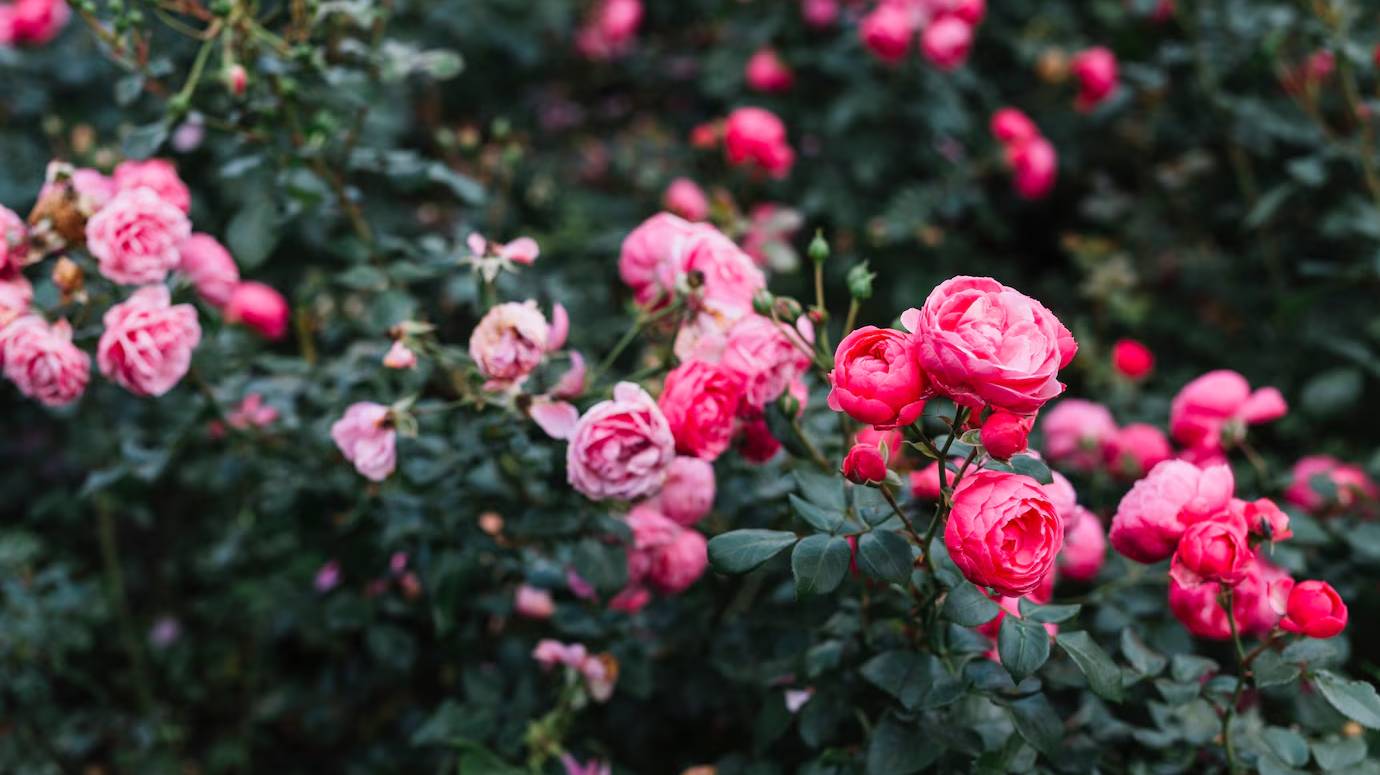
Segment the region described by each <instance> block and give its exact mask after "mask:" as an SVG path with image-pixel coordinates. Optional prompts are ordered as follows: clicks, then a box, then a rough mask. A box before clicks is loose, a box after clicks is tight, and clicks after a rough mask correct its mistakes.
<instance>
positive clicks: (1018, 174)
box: [1006, 137, 1059, 199]
mask: <svg viewBox="0 0 1380 775" xmlns="http://www.w3.org/2000/svg"><path fill="white" fill-rule="evenodd" d="M1006 164H1007V166H1009V167H1010V168H1011V172H1012V174H1013V178H1012V183H1013V185H1014V186H1015V188H1016V193H1017V194H1019V195H1020V196H1021V198H1022V199H1040V198H1043V197H1044V196H1045V195H1046V194H1048V193H1049V192H1050V190H1052V189H1053V188H1054V181H1055V178H1056V177H1057V176H1058V173H1059V154H1058V153H1057V152H1056V151H1055V150H1054V144H1053V143H1051V142H1050V141H1049V140H1047V139H1045V138H1044V137H1036V138H1032V139H1031V140H1029V141H1027V142H1024V143H1013V144H1012V145H1009V146H1007V148H1006Z"/></svg>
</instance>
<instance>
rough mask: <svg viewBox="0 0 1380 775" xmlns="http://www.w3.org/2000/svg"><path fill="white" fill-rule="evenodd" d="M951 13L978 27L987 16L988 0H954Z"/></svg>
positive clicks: (950, 7)
mask: <svg viewBox="0 0 1380 775" xmlns="http://www.w3.org/2000/svg"><path fill="white" fill-rule="evenodd" d="M949 13H951V14H953V15H954V16H957V17H958V18H960V19H962V20H963V21H965V22H968V23H969V24H971V25H973V26H974V27H976V26H977V25H979V24H982V20H983V18H984V17H986V16H987V0H952V2H951V4H950V6H949Z"/></svg>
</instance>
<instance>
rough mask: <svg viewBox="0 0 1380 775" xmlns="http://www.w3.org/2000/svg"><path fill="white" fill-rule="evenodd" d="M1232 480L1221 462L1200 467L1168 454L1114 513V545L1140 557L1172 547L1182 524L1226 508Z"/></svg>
mask: <svg viewBox="0 0 1380 775" xmlns="http://www.w3.org/2000/svg"><path fill="white" fill-rule="evenodd" d="M1233 489H1235V482H1234V480H1233V479H1232V473H1231V468H1230V467H1228V466H1225V465H1217V466H1210V467H1208V468H1203V469H1200V468H1198V467H1197V466H1195V465H1193V464H1192V463H1186V462H1184V461H1182V460H1166V461H1164V462H1163V463H1160V464H1159V465H1157V466H1155V467H1154V468H1153V469H1151V470H1150V474H1149V475H1148V476H1146V477H1145V478H1144V479H1141V480H1140V481H1139V482H1136V483H1135V485H1133V486H1132V487H1131V491H1130V492H1128V493H1126V495H1125V496H1124V497H1123V498H1122V499H1121V504H1120V505H1119V506H1117V510H1116V516H1115V517H1113V518H1112V529H1111V532H1110V534H1109V536H1108V537H1109V538H1110V539H1111V542H1112V547H1113V548H1115V549H1116V550H1117V551H1118V552H1120V553H1122V554H1123V555H1125V556H1127V557H1129V558H1131V559H1133V560H1135V561H1137V562H1143V563H1152V562H1159V561H1160V560H1163V559H1165V558H1167V557H1169V556H1170V555H1172V554H1173V553H1174V548H1175V547H1176V546H1177V545H1178V543H1179V538H1180V537H1181V536H1183V534H1184V530H1185V529H1187V528H1188V526H1189V525H1190V524H1192V523H1194V522H1197V521H1199V520H1202V519H1206V518H1207V517H1210V516H1213V515H1215V514H1218V513H1220V512H1222V511H1223V510H1225V509H1226V508H1227V504H1228V503H1229V502H1230V501H1231V496H1232V491H1233Z"/></svg>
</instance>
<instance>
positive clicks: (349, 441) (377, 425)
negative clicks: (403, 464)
mask: <svg viewBox="0 0 1380 775" xmlns="http://www.w3.org/2000/svg"><path fill="white" fill-rule="evenodd" d="M331 439H332V440H333V441H334V442H335V445H336V446H337V447H339V448H340V454H342V455H344V456H345V459H346V460H348V461H350V462H351V463H354V464H355V470H356V471H358V472H359V473H360V474H361V475H363V476H364V477H365V478H367V479H370V480H372V481H375V482H381V481H383V480H384V479H387V478H388V475H389V474H391V473H393V469H394V468H396V467H397V462H398V460H397V444H398V432H397V431H396V430H394V429H393V425H392V422H391V421H390V419H389V409H388V407H386V406H384V405H383V404H376V403H373V402H371V401H361V402H359V403H356V404H351V405H350V407H349V408H348V409H346V410H345V415H344V416H343V417H341V418H340V419H339V420H336V421H335V424H334V425H332V426H331Z"/></svg>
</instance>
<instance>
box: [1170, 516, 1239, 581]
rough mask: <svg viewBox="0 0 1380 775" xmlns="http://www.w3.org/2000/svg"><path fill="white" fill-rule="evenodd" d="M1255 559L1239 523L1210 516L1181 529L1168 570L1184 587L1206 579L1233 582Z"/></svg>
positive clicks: (1237, 579)
mask: <svg viewBox="0 0 1380 775" xmlns="http://www.w3.org/2000/svg"><path fill="white" fill-rule="evenodd" d="M1254 561H1255V553H1254V552H1252V551H1251V547H1250V546H1249V545H1248V544H1247V543H1246V535H1245V533H1243V532H1242V531H1241V529H1240V527H1239V526H1238V525H1236V524H1234V523H1233V522H1225V521H1217V520H1215V519H1209V520H1207V521H1204V522H1199V523H1197V524H1195V525H1193V526H1191V527H1189V528H1188V530H1185V531H1184V535H1183V538H1181V539H1180V540H1179V547H1178V549H1177V550H1176V551H1175V552H1174V562H1173V564H1172V565H1171V566H1170V569H1169V574H1170V575H1171V576H1173V577H1174V580H1175V581H1178V582H1179V583H1180V584H1182V585H1184V586H1186V587H1191V586H1193V585H1195V584H1202V583H1205V582H1217V583H1219V584H1226V585H1228V586H1232V585H1235V584H1238V583H1240V582H1241V580H1242V579H1244V578H1245V577H1246V574H1247V573H1248V572H1249V571H1250V568H1251V563H1252V562H1254Z"/></svg>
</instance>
